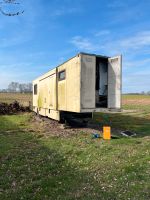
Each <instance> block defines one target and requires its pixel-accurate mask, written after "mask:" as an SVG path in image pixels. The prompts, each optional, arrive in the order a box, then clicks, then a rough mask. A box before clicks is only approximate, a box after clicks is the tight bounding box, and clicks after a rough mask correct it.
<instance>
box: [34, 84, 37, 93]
mask: <svg viewBox="0 0 150 200" xmlns="http://www.w3.org/2000/svg"><path fill="white" fill-rule="evenodd" d="M36 94H37V84H35V85H34V95H36Z"/></svg>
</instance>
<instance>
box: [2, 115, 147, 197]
mask: <svg viewBox="0 0 150 200" xmlns="http://www.w3.org/2000/svg"><path fill="white" fill-rule="evenodd" d="M30 121H31V115H30V114H25V115H11V116H0V158H1V170H0V184H1V185H0V199H5V200H7V199H16V200H18V199H25V200H26V199H36V200H38V199H39V200H41V199H47V200H51V199H52V200H58V199H59V200H75V199H79V200H84V199H86V200H91V199H93V200H98V199H100V200H103V199H104V200H115V199H116V200H127V199H132V200H134V199H136V200H145V199H149V196H150V181H149V180H150V159H149V158H150V138H149V137H140V136H141V135H139V137H138V138H121V139H116V140H115V139H114V140H111V141H104V140H102V139H95V140H94V139H92V138H91V135H90V134H86V133H83V132H80V133H79V134H78V135H76V136H70V137H67V138H64V137H52V136H49V137H48V138H45V137H42V138H38V137H37V136H36V132H35V133H31V132H29V131H27V130H26V128H27V127H29V123H30ZM10 130H12V131H10Z"/></svg>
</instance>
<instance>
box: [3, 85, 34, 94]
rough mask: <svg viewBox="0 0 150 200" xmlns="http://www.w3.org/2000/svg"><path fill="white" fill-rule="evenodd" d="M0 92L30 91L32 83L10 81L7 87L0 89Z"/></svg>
mask: <svg viewBox="0 0 150 200" xmlns="http://www.w3.org/2000/svg"><path fill="white" fill-rule="evenodd" d="M0 92H14V93H15V92H18V93H31V92H32V83H18V82H11V83H10V84H9V85H8V88H7V89H1V90H0Z"/></svg>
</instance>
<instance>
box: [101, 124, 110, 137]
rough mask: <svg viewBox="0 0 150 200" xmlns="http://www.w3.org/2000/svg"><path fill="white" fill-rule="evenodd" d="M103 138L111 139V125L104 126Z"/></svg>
mask: <svg viewBox="0 0 150 200" xmlns="http://www.w3.org/2000/svg"><path fill="white" fill-rule="evenodd" d="M103 139H104V140H110V139H111V127H110V126H103Z"/></svg>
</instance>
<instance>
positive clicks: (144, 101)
mask: <svg viewBox="0 0 150 200" xmlns="http://www.w3.org/2000/svg"><path fill="white" fill-rule="evenodd" d="M122 105H123V108H124V109H131V110H132V109H133V110H137V111H138V110H143V111H149V112H150V95H122Z"/></svg>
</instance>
